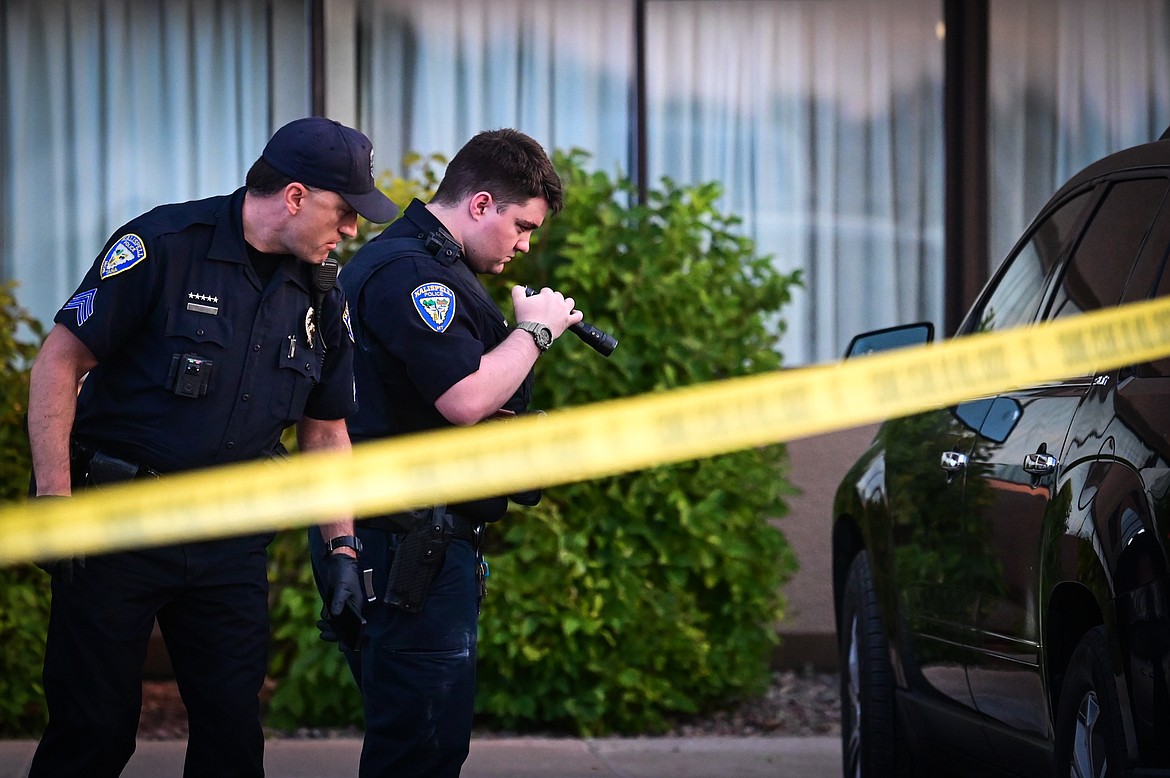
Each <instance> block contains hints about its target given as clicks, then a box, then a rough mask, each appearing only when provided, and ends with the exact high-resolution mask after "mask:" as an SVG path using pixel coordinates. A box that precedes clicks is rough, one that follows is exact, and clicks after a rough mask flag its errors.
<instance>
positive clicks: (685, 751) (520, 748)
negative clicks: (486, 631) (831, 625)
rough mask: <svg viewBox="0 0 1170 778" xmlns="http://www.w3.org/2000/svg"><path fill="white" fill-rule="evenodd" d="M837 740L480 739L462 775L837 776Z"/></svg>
mask: <svg viewBox="0 0 1170 778" xmlns="http://www.w3.org/2000/svg"><path fill="white" fill-rule="evenodd" d="M35 747H36V743H35V742H34V741H31V740H8V741H0V778H25V776H26V775H27V773H28V765H29V761H30V760H31V759H32V754H33V750H34V749H35ZM185 748H186V741H185V740H161V741H159V740H155V741H146V740H140V741H139V742H138V750H137V751H136V752H135V753H134V757H133V758H132V759H131V760H130V764H129V765H128V766H127V767H126V770H125V772H123V773H122V776H123V778H168V776H174V777H175V778H178V776H181V775H182V773H183V752H184V749H185ZM360 752H361V741H360V740H357V739H353V738H341V739H319V740H285V739H280V740H269V741H268V743H267V745H266V746H265V773H266V776H267V778H353V776H356V775H357V764H358V755H359V754H360ZM839 775H841V742H840V739H839V738H837V737H745V738H735V737H694V738H589V739H575V738H484V739H475V740H472V743H471V755H470V756H469V757H468V759H467V763H466V764H465V765H464V768H463V774H462V778H597V777H598V776H621V778H741V777H742V778H787V776H800V778H836V776H839Z"/></svg>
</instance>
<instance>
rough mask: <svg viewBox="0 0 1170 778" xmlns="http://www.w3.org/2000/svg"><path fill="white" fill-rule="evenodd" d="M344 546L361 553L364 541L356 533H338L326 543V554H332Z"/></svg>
mask: <svg viewBox="0 0 1170 778" xmlns="http://www.w3.org/2000/svg"><path fill="white" fill-rule="evenodd" d="M342 546H344V547H345V548H352V549H353V550H354V551H356V552H357V553H359V554H360V553H362V541H361V539H360V538H358V537H356V536H354V535H338V536H337V537H335V538H333V539H332V540H330V541H329V542H327V543H326V544H325V555H326V556H328V555H329V554H332V553H333V552H334V551H336V550H337V549H339V548H341V547H342Z"/></svg>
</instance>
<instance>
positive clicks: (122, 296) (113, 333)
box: [53, 222, 165, 362]
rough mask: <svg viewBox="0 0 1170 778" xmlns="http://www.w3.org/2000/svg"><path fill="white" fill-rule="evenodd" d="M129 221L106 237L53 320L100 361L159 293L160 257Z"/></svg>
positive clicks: (133, 329) (135, 327) (129, 333)
mask: <svg viewBox="0 0 1170 778" xmlns="http://www.w3.org/2000/svg"><path fill="white" fill-rule="evenodd" d="M135 228H136V225H135V223H134V222H131V223H130V224H128V225H126V226H125V227H123V228H122V230H120V231H118V232H117V233H115V234H114V235H112V236H111V237H110V239H109V240H108V241H107V242H106V245H105V247H104V248H103V249H102V253H101V254H99V255H98V257H97V259H96V260H94V263H93V265H92V266H91V267H90V269H89V271H88V272H87V273H86V274H85V278H83V279H82V281H81V284H80V285H79V286H78V287H77V290H76V291H75V292H74V294H73V296H72V297H70V298H69V300H67V301H66V302H65V304H64V305H63V306H62V307H61V309H60V310H59V311H58V312H57V315H56V316H55V317H54V318H53V321H55V322H56V323H58V324H60V325H62V326H64V327H66V328H67V329H69V331H70V332H72V333H73V334H74V335H76V336H77V337H78V339H80V340H81V342H82V343H84V344H85V346H86V347H87V348H88V349H89V350H90V351H91V352H92V353H93V355H94V356H95V357H96V358H97V360H98V361H99V362H101V361H102V360H104V359H105V358H106V357H108V356H109V355H110V354H111V353H112V352H114V351H116V350H117V349H118V348H119V347H120V346H121V345H122V344H124V343H125V342H126V341H127V340H129V339H130V338H131V337H133V336H134V335H135V334H136V333H138V332H139V331H140V330H141V328H142V326H143V323H144V322H145V321H146V319H147V318H148V317H149V316H150V312H151V310H152V308H153V306H154V305H155V302H156V301H157V300H158V299H159V298H160V296H161V295H162V290H163V275H164V265H165V261H164V257H163V256H161V252H160V251H159V250H158V246H157V243H156V242H155V241H154V240H153V239H152V237H151V236H150V235H149V234H141V233H144V231H142V230H139V231H138V232H135Z"/></svg>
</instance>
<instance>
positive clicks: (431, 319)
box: [410, 283, 455, 332]
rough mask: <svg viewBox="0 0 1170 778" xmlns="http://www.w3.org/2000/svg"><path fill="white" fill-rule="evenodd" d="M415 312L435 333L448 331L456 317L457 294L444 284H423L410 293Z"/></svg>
mask: <svg viewBox="0 0 1170 778" xmlns="http://www.w3.org/2000/svg"><path fill="white" fill-rule="evenodd" d="M410 299H412V300H414V307H415V310H417V311H418V315H419V316H421V317H422V320H423V322H424V323H425V324H426V325H427V326H428V327H430V328H431V329H432V330H434V331H435V332H442V331H443V330H445V329H447V325H449V324H450V323H451V319H452V318H453V317H454V316H455V293H454V292H452V291H451V290H450V289H448V288H447V287H446V286H443V285H442V284H435V283H430V284H423V285H422V286H419V287H417V288H416V289H415V290H414V291H413V292H411V293H410Z"/></svg>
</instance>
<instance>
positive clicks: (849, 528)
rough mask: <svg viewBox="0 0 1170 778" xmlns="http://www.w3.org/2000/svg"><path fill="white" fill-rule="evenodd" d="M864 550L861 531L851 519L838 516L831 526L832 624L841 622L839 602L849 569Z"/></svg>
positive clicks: (843, 594)
mask: <svg viewBox="0 0 1170 778" xmlns="http://www.w3.org/2000/svg"><path fill="white" fill-rule="evenodd" d="M864 549H865V541H864V540H863V539H862V537H861V530H860V529H859V528H858V526H857V524H856V523H855V522H854V521H853V519H852V517H850V516H848V515H845V516H839V517H838V518H837V521H836V522H834V524H833V608H834V611H835V612H836V616H837V618H836V619H835V620H834V623H837V624H840V622H841V601H842V599H843V598H844V596H845V581H846V579H847V578H848V577H849V568H850V567H852V566H853V559H854V558H855V557H856V556H857V555H858V554H859V553H861V552H862V551H863V550H864Z"/></svg>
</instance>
